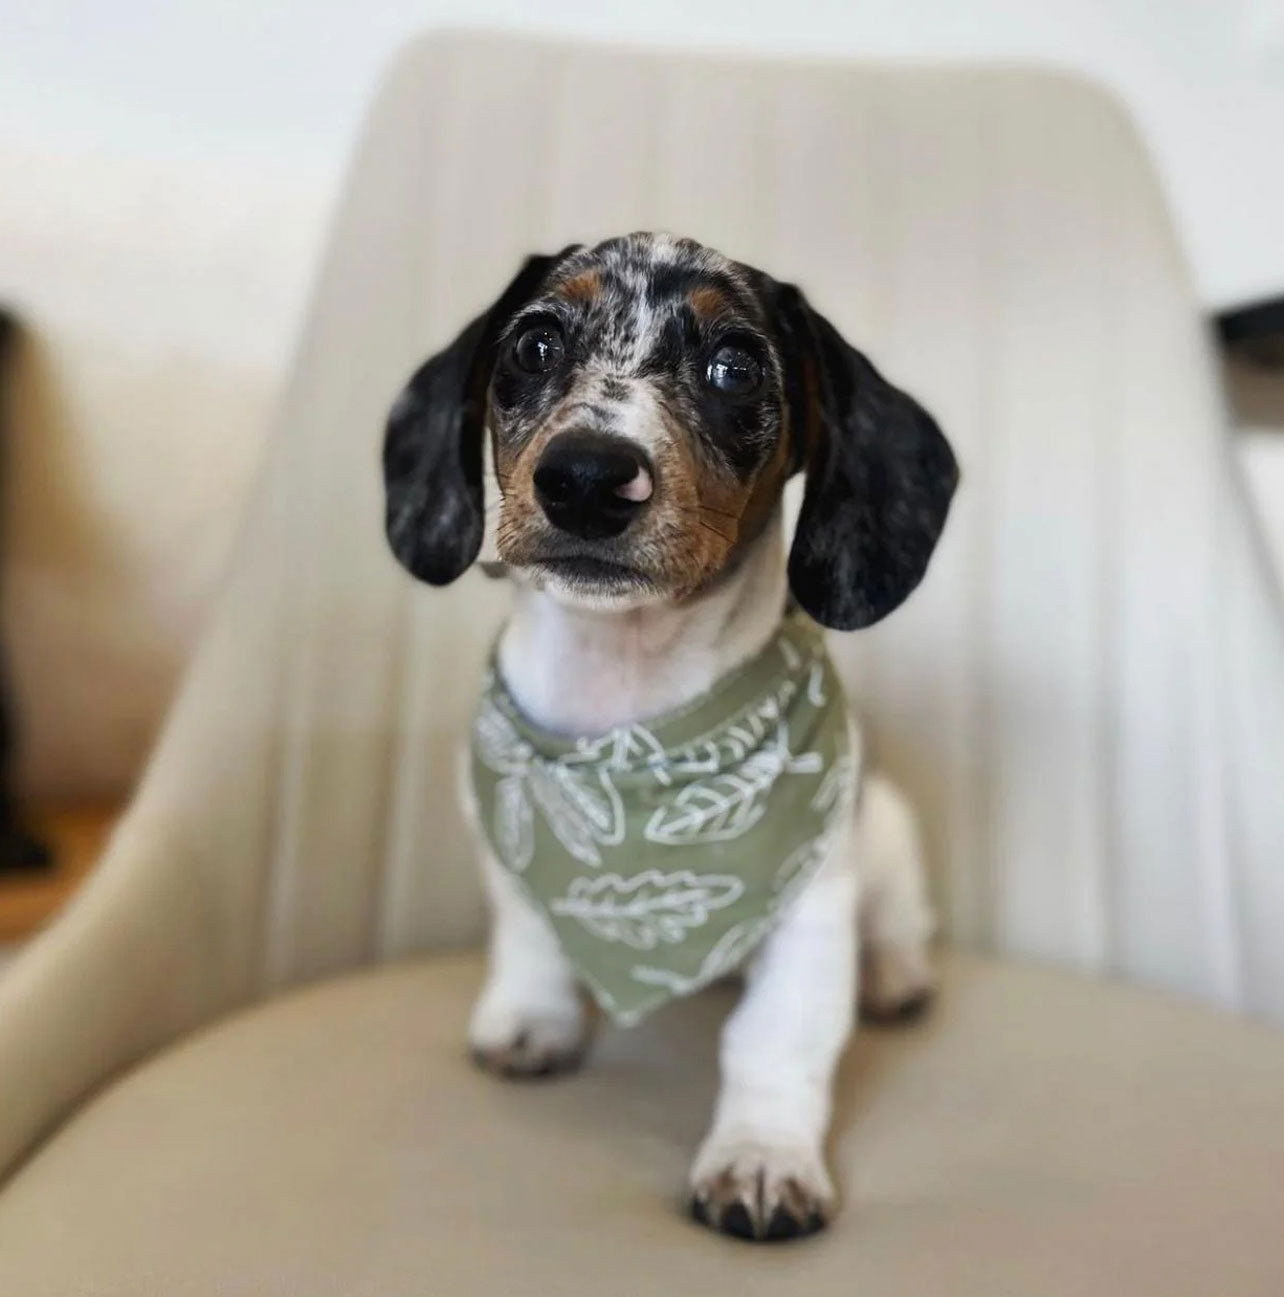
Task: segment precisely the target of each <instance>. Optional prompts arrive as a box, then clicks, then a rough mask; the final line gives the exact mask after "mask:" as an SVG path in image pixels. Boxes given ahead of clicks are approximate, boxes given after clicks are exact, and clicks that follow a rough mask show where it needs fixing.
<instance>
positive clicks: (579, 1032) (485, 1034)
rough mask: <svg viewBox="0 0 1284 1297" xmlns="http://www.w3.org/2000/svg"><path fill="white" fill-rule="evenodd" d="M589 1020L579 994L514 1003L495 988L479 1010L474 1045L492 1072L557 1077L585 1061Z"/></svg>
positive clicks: (471, 1039) (482, 1064) (471, 1030)
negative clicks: (553, 1000) (551, 1000)
mask: <svg viewBox="0 0 1284 1297" xmlns="http://www.w3.org/2000/svg"><path fill="white" fill-rule="evenodd" d="M588 1035H589V1032H588V1023H587V1016H586V1014H585V1012H584V1006H583V1004H582V1003H581V1002H580V1000H579V998H578V997H577V996H572V997H570V998H569V999H568V1000H567V1002H566V1003H565V1004H556V1005H540V1006H538V1007H534V1006H530V1005H521V1004H517V1003H514V1002H513V1001H512V1000H511V999H509V998H508V997H507V996H504V995H500V994H496V993H494V992H492V991H490V990H489V989H488V990H487V991H485V992H483V994H482V996H481V998H480V999H479V1000H478V1001H477V1005H476V1007H475V1008H474V1009H473V1016H472V1021H471V1022H470V1024H469V1027H468V1045H469V1049H470V1050H471V1052H472V1056H473V1059H474V1060H475V1061H476V1062H477V1064H478V1065H479V1066H480V1067H484V1068H486V1070H487V1071H490V1072H497V1073H499V1075H501V1076H508V1077H536V1076H552V1075H554V1074H555V1073H557V1072H568V1071H571V1070H573V1069H574V1068H576V1067H578V1066H579V1064H580V1063H581V1062H583V1059H584V1054H585V1051H586V1049H587V1047H588Z"/></svg>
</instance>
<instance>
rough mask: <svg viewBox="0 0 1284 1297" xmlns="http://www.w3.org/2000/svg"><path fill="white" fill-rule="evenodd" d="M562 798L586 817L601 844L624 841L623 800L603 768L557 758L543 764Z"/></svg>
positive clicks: (612, 845)
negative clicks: (580, 765) (581, 765)
mask: <svg viewBox="0 0 1284 1297" xmlns="http://www.w3.org/2000/svg"><path fill="white" fill-rule="evenodd" d="M546 769H547V771H548V774H549V776H550V777H551V778H552V779H555V780H556V781H557V783H558V786H559V787H560V788H561V790H562V792H563V794H564V795H565V797H566V800H567V801H568V802H569V803H570V804H571V806H573V807H574V808H575V810H576V811H577V812H578V813H579V814H580V815H581V816H583V818H584V819H585V820H586V821H588V825H589V830H590V832H591V833H592V836H593V837H594V839H596V841H598V842H600V843H602V845H603V846H608V847H614V846H618V845H619V844H620V843H621V842H623V841H624V803H623V802H622V801H621V800H620V794H619V791H618V790H617V789H616V787H615V785H614V784H613V783H612V782H611V775H610V772H609V771H607V770H603V769H598V770H596V771H593V770H592V769H591V768H585V769H579V768H577V767H575V766H568V765H565V764H564V763H562V762H560V761H557V762H553V763H552V764H551V765H549V766H547V767H546Z"/></svg>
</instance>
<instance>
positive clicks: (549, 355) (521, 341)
mask: <svg viewBox="0 0 1284 1297" xmlns="http://www.w3.org/2000/svg"><path fill="white" fill-rule="evenodd" d="M565 354H566V344H565V342H563V340H562V331H561V330H560V329H559V328H558V327H557V325H555V324H552V323H550V322H548V321H547V320H545V321H542V322H541V323H539V324H534V325H532V326H531V327H530V328H528V329H524V330H523V331H522V332H521V333H519V334H518V335H517V341H516V342H515V343H514V344H513V360H514V361H515V362H516V364H517V368H518V369H521V370H525V372H526V373H528V374H547V373H548V372H549V370H550V369H556V368H557V367H558V365H560V364H561V363H562V357H563V356H564V355H565Z"/></svg>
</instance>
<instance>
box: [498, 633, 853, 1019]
mask: <svg viewBox="0 0 1284 1297" xmlns="http://www.w3.org/2000/svg"><path fill="white" fill-rule="evenodd" d="M854 776H855V772H854V769H853V761H852V757H851V753H850V751H849V737H848V732H847V710H846V701H845V699H844V697H843V692H842V686H841V685H840V684H839V682H838V677H837V675H836V674H835V672H834V668H833V665H832V664H831V663H830V661H829V657H828V655H827V654H826V652H825V647H824V641H823V639H822V636H821V633H820V631H819V630H818V629H817V627H816V626H815V625H814V624H812V623H811V622H809V621H807V620H806V619H805V618H803V617H801V616H799V615H792V616H789V617H787V618H786V619H785V620H784V622H783V623H782V625H781V628H780V630H779V631H778V632H777V633H776V634H775V636H773V638H772V639H771V640H770V642H769V643H768V644H767V645H766V647H765V648H764V649H763V650H762V651H761V652H760V653H759V654H758V655H757V656H756V657H754V658H753V659H752V660H751V661H749V662H747V663H746V664H745V665H743V666H741V667H738V668H737V669H736V670H734V671H732V672H730V673H729V674H728V675H726V676H724V677H723V678H722V679H721V680H719V681H718V683H717V684H715V685H714V686H713V688H712V689H711V690H709V692H708V693H706V694H704V695H703V696H701V697H700V698H697V699H696V700H695V701H693V702H691V703H689V704H687V705H686V706H684V707H681V708H678V709H676V710H674V711H671V712H668V713H666V714H665V715H663V716H659V717H657V718H655V719H654V720H651V721H649V722H648V723H647V724H645V725H625V726H620V727H619V728H618V729H614V730H611V731H610V732H609V733H607V734H604V735H602V736H601V737H598V738H593V739H585V738H581V739H567V738H562V737H559V736H555V735H550V734H547V733H544V732H542V731H540V730H538V729H536V728H535V727H534V726H532V725H531V724H530V722H529V721H528V720H527V719H526V718H525V717H524V716H523V715H522V714H521V712H520V711H519V710H518V708H517V705H516V704H515V703H514V701H513V699H512V698H511V697H510V696H509V694H508V691H507V690H506V689H505V687H504V685H503V682H502V681H501V680H500V678H499V674H498V672H497V671H494V670H492V671H491V673H490V675H489V676H488V677H487V680H486V686H485V689H484V690H483V692H482V699H481V704H480V706H479V708H478V711H477V717H476V720H475V721H474V724H473V744H472V777H473V783H474V787H475V789H476V793H477V799H478V805H479V806H480V808H481V821H482V826H483V830H484V832H485V833H486V836H487V838H488V839H489V842H490V845H491V847H492V849H493V850H494V853H495V856H496V857H497V858H498V860H499V863H500V864H501V865H502V866H503V867H504V868H505V869H507V870H508V871H509V872H510V873H511V874H512V875H513V876H514V878H516V879H517V880H518V882H519V884H520V885H521V887H522V890H523V891H524V892H525V893H526V895H527V896H528V897H529V899H530V900H531V901H532V902H533V903H534V904H535V905H536V906H537V907H538V908H539V909H540V910H541V911H542V912H543V913H544V914H545V915H546V916H547V918H548V919H549V921H550V922H551V924H552V926H553V928H554V930H555V931H556V933H557V936H558V939H559V941H560V942H561V945H562V949H563V950H564V951H565V953H566V956H567V958H568V959H569V960H570V961H571V963H572V965H573V966H574V968H575V971H576V973H577V975H578V976H579V977H580V979H581V980H582V981H583V982H584V984H585V985H586V986H587V987H588V988H589V990H590V991H591V992H592V993H593V996H594V998H595V999H596V1000H597V1001H598V1003H599V1004H600V1005H601V1006H602V1008H603V1009H604V1010H605V1011H606V1012H607V1013H608V1014H609V1015H610V1016H611V1017H612V1018H613V1019H614V1020H615V1021H616V1022H618V1023H620V1024H622V1025H626V1026H627V1025H630V1024H632V1023H635V1022H637V1021H638V1020H639V1019H640V1018H642V1017H643V1016H644V1015H645V1014H647V1013H649V1012H650V1011H651V1010H652V1009H654V1008H656V1007H658V1006H659V1005H661V1004H663V1003H664V1002H665V1001H667V1000H670V999H672V998H674V997H675V996H680V995H688V994H690V993H691V992H692V991H695V990H698V989H699V988H700V987H702V986H705V985H706V984H707V983H709V982H712V981H714V980H715V979H717V978H719V977H722V976H725V975H726V974H727V973H730V972H733V971H734V970H735V969H736V968H738V967H739V966H740V965H741V964H743V963H744V961H745V960H746V959H747V958H748V957H749V955H750V954H751V953H752V952H753V951H754V949H755V948H756V947H757V946H758V944H759V943H760V942H761V941H762V939H763V938H764V937H765V936H766V935H767V933H768V932H769V931H770V930H771V928H772V926H773V924H774V923H775V921H776V919H777V918H778V917H779V916H780V914H781V912H782V911H783V909H784V907H785V906H786V905H787V904H788V902H789V901H790V899H791V898H792V897H793V896H795V895H796V894H797V893H798V891H799V890H800V889H801V888H802V887H804V886H805V885H806V884H807V882H808V881H809V880H810V879H811V877H812V875H813V874H814V873H815V872H816V870H817V868H818V867H819V866H820V864H821V862H822V861H823V859H824V857H825V852H826V849H827V847H828V844H829V841H830V837H831V828H832V826H833V825H835V824H836V823H837V822H838V817H839V816H840V815H842V814H843V813H844V812H845V810H846V809H847V807H849V805H850V801H851V795H852V789H853V786H854V782H855V779H854Z"/></svg>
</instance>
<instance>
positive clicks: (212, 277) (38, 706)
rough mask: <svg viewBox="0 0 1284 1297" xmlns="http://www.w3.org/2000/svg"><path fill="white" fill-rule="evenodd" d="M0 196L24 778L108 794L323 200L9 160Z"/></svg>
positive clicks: (231, 496)
mask: <svg viewBox="0 0 1284 1297" xmlns="http://www.w3.org/2000/svg"><path fill="white" fill-rule="evenodd" d="M247 179H248V182H249V183H247ZM256 181H257V183H255V182H256ZM0 192H2V193H3V194H4V195H5V199H4V202H3V204H0V290H2V291H3V294H4V299H5V301H6V302H7V304H8V305H10V306H12V307H13V308H14V309H15V310H16V311H17V312H18V314H19V316H20V317H21V318H23V319H24V320H25V321H26V322H27V324H28V326H29V333H28V335H27V337H26V339H25V341H24V343H23V345H22V347H21V349H20V351H19V354H18V364H17V366H16V372H15V376H14V377H15V382H14V384H13V388H12V390H11V392H10V400H9V405H10V409H9V419H8V423H9V427H10V445H9V446H8V451H7V458H8V463H7V465H6V470H7V471H6V474H5V485H6V499H5V515H6V516H5V530H6V536H5V551H4V555H5V572H4V587H3V608H4V623H3V624H4V627H5V636H6V638H7V641H8V645H7V647H8V653H9V660H10V674H11V676H12V678H13V679H14V681H15V683H16V687H17V695H18V704H19V711H20V721H21V724H22V727H23V746H22V749H21V757H20V779H21V783H22V785H23V786H24V787H26V788H27V789H29V790H32V791H36V792H40V793H51V792H54V793H72V794H95V795H96V794H102V793H107V794H111V793H118V792H120V791H121V790H122V789H123V788H124V787H126V786H127V785H128V784H129V782H130V781H131V780H132V779H133V777H134V775H135V773H136V771H137V770H138V767H139V765H140V763H141V760H142V758H143V757H144V755H145V753H146V751H147V749H148V747H149V745H150V743H151V741H152V738H153V735H154V732H155V728H156V725H157V723H158V721H159V718H160V717H161V716H162V714H163V712H164V708H165V704H166V701H167V700H168V698H169V696H170V694H171V691H172V689H173V686H174V682H175V680H176V678H177V673H178V671H179V669H180V667H181V664H182V662H183V660H184V659H185V657H186V655H187V653H188V651H189V649H190V647H191V645H192V643H193V642H194V639H195V636H196V633H197V630H198V628H199V625H200V621H201V617H202V615H203V612H204V609H205V608H206V607H207V605H208V602H209V598H210V595H211V592H212V589H213V587H214V585H215V583H216V581H217V574H218V572H219V569H220V567H221V565H222V563H223V561H224V558H225V556H226V553H227V549H228V546H229V544H230V542H231V538H232V536H233V534H234V530H235V527H236V522H237V518H238V516H239V514H240V511H241V508H242V504H243V501H244V498H245V493H246V487H247V485H248V483H249V481H250V479H251V477H252V474H253V470H254V466H255V464H256V463H257V459H258V455H259V452H260V448H261V445H262V443H263V439H264V434H265V431H266V428H267V425H268V422H269V420H270V418H271V411H272V407H273V404H274V400H275V395H276V390H277V387H278V384H279V381H280V376H281V373H282V371H283V368H284V365H285V361H286V354H287V347H286V343H285V339H287V338H289V337H290V336H291V335H292V334H293V332H294V328H295V317H296V316H297V314H298V310H299V305H300V302H301V300H302V298H303V296H304V285H305V282H306V276H307V274H308V273H309V269H308V268H309V267H310V265H311V262H312V261H313V259H314V258H315V255H316V246H317V243H318V241H319V235H320V220H319V213H320V211H321V210H322V209H323V206H324V204H323V202H321V201H320V200H319V198H318V195H317V194H316V193H315V192H310V191H308V190H307V188H306V186H305V185H296V186H295V187H294V188H293V189H292V188H290V187H288V186H286V185H284V184H283V183H281V181H280V180H279V178H276V177H273V176H271V175H260V176H257V177H256V176H255V175H254V173H253V171H252V170H250V171H249V173H248V176H247V174H246V173H245V172H241V173H239V174H238V175H236V176H231V177H229V176H226V175H224V174H220V172H218V171H216V170H213V169H211V168H208V167H207V168H202V167H200V166H192V165H190V164H189V165H187V166H185V167H177V166H174V165H172V164H164V163H161V162H148V161H146V160H140V159H138V158H132V159H126V158H110V157H107V158H104V157H102V156H101V155H95V156H88V155H75V154H71V155H67V154H55V155H52V156H37V155H31V154H26V155H24V154H20V153H17V152H14V151H8V152H6V151H4V150H3V149H0Z"/></svg>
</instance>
